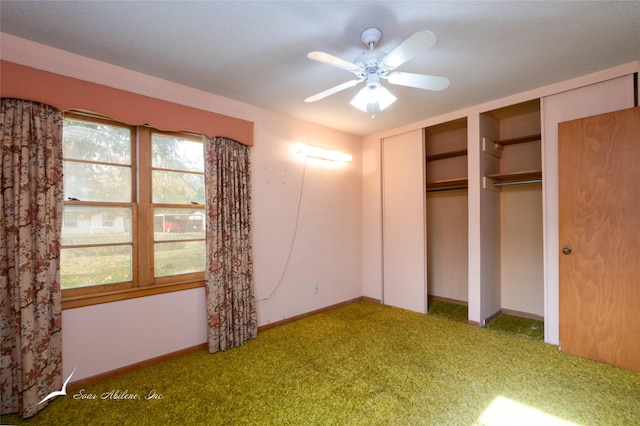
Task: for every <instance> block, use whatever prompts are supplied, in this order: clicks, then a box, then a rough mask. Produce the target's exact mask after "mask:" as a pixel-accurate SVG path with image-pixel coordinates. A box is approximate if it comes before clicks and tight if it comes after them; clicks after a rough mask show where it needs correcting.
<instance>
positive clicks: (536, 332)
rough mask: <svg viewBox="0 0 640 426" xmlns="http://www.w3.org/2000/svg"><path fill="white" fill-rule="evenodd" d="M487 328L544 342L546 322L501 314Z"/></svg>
mask: <svg viewBox="0 0 640 426" xmlns="http://www.w3.org/2000/svg"><path fill="white" fill-rule="evenodd" d="M487 328H489V329H491V330H497V331H504V332H506V333H511V334H516V335H518V336H524V337H528V338H531V339H536V340H544V322H543V321H538V320H534V319H529V318H522V317H517V316H513V315H507V314H500V315H498V316H497V317H496V318H495V319H494V320H492V321H491V322H489V323H488V324H487Z"/></svg>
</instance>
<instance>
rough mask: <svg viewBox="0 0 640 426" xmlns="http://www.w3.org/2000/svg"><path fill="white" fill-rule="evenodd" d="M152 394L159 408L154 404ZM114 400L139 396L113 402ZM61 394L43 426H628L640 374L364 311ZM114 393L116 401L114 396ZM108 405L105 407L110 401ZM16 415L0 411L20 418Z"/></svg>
mask: <svg viewBox="0 0 640 426" xmlns="http://www.w3.org/2000/svg"><path fill="white" fill-rule="evenodd" d="M112 391H113V392H112ZM152 391H155V392H156V395H159V394H162V399H154V400H145V399H144V397H145V396H146V395H148V394H149V393H150V392H152ZM115 392H119V393H120V394H122V393H124V392H127V393H128V394H129V395H139V396H140V399H138V400H118V399H114V398H113V397H114V396H115ZM83 393H84V395H89V394H95V395H96V396H97V399H94V400H81V399H75V398H76V395H79V394H80V390H75V391H72V392H70V393H69V395H67V396H64V397H58V398H57V399H56V400H54V401H53V402H52V403H51V404H50V405H49V406H48V407H47V408H46V409H45V410H43V411H42V412H41V413H40V414H38V415H37V416H36V417H34V418H33V419H31V420H29V421H28V422H25V423H26V424H42V425H201V424H202V425H204V424H206V425H456V426H458V425H466V426H472V425H485V426H495V425H498V424H501V425H503V424H509V425H519V424H536V425H538V424H540V425H543V424H544V425H549V424H554V423H555V424H570V423H567V422H572V423H575V424H580V425H590V426H591V425H594V426H595V425H607V426H611V425H633V424H638V423H639V422H640V420H639V419H640V374H639V373H635V372H631V371H628V370H623V369H620V368H616V367H612V366H608V365H605V364H600V363H597V362H594V361H590V360H587V359H583V358H580V357H577V356H572V355H568V354H566V353H562V352H559V351H558V348H557V347H555V346H552V345H548V344H545V343H543V342H539V341H535V340H531V339H521V338H516V337H514V336H511V335H508V334H505V333H496V332H493V331H490V330H487V329H480V328H474V327H469V326H467V325H465V324H460V323H457V322H455V321H450V320H446V319H443V318H438V317H434V316H431V315H423V314H418V313H414V312H409V311H405V310H402V309H398V308H393V307H389V306H383V305H378V304H373V303H367V302H358V303H354V304H351V305H347V306H344V307H341V308H339V309H335V310H332V311H330V312H326V313H323V314H320V315H315V316H311V317H308V318H305V319H303V320H300V321H296V322H294V323H291V324H287V325H284V326H280V327H276V328H273V329H270V330H267V331H264V332H262V333H260V334H259V336H258V338H257V339H254V340H252V341H250V342H249V343H248V344H246V345H245V346H243V347H241V348H236V349H231V350H228V351H226V352H223V353H218V354H214V355H211V354H208V353H207V352H205V351H202V352H197V353H194V354H191V355H187V356H184V357H181V358H179V359H176V360H173V361H169V362H166V363H163V364H161V365H157V366H153V367H149V368H146V369H144V370H140V371H137V372H135V373H131V374H127V375H124V376H121V377H118V378H114V379H111V380H108V381H105V382H101V383H98V384H95V385H92V386H90V387H87V388H86V389H84V391H83ZM110 395H111V396H110ZM103 396H104V399H103ZM18 421H19V419H18V418H17V417H16V416H3V418H2V422H3V423H9V424H11V423H15V422H18Z"/></svg>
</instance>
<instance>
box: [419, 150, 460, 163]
mask: <svg viewBox="0 0 640 426" xmlns="http://www.w3.org/2000/svg"><path fill="white" fill-rule="evenodd" d="M463 155H467V150H466V149H460V150H457V151H449V152H442V153H440V154H432V155H427V161H436V160H444V159H445V158H453V157H462V156H463Z"/></svg>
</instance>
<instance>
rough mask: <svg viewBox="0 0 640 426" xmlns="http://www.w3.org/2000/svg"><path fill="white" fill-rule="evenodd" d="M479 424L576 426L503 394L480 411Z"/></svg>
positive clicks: (492, 425) (494, 425)
mask: <svg viewBox="0 0 640 426" xmlns="http://www.w3.org/2000/svg"><path fill="white" fill-rule="evenodd" d="M479 425H481V426H512V425H520V426H539V425H546V426H578V425H577V424H576V423H571V422H568V421H566V420H562V419H560V418H558V417H555V416H552V415H551V414H547V413H545V412H543V411H540V410H538V409H536V408H533V407H530V406H528V405H525V404H522V403H520V402H517V401H514V400H512V399H509V398H505V397H504V396H501V395H500V396H498V397H497V398H496V399H494V400H493V402H492V403H491V405H489V408H487V409H486V410H485V412H484V413H482V416H481V417H480V420H479Z"/></svg>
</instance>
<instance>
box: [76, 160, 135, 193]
mask: <svg viewBox="0 0 640 426" xmlns="http://www.w3.org/2000/svg"><path fill="white" fill-rule="evenodd" d="M64 194H65V198H66V199H69V197H71V198H76V199H78V200H80V201H112V202H130V201H131V168H130V167H122V166H105V165H101V164H85V163H76V162H73V161H65V162H64Z"/></svg>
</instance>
